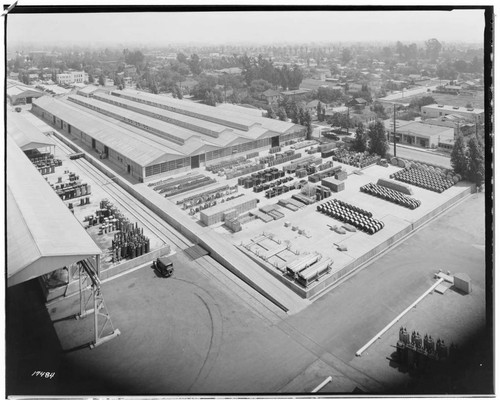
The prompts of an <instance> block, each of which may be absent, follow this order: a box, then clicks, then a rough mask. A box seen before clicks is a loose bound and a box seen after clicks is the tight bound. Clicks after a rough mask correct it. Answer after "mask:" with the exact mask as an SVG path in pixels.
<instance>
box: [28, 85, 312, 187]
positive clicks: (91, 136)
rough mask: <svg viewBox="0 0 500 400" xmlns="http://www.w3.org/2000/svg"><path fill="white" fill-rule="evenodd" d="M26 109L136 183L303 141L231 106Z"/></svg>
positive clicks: (126, 93) (87, 103)
mask: <svg viewBox="0 0 500 400" xmlns="http://www.w3.org/2000/svg"><path fill="white" fill-rule="evenodd" d="M32 110H33V112H34V113H35V114H36V115H38V116H40V117H41V118H42V119H44V120H46V121H49V122H50V123H51V124H52V125H53V126H55V127H56V128H57V129H59V130H62V131H63V132H65V133H68V134H69V135H71V136H73V137H76V138H77V139H80V140H81V141H82V142H83V143H84V144H85V145H87V146H88V147H90V148H92V149H94V150H95V151H96V152H98V153H101V157H104V158H108V159H109V160H110V161H111V162H112V163H113V164H114V165H115V166H116V167H117V168H118V169H119V170H121V171H125V172H126V173H128V174H130V175H131V176H133V177H134V178H135V179H137V180H139V181H141V182H143V181H146V180H149V179H154V178H158V177H160V176H164V175H170V174H173V173H179V172H184V171H187V170H190V169H195V168H199V167H200V165H201V164H203V163H204V164H205V165H206V164H207V163H210V162H212V161H214V162H215V161H216V160H217V161H218V160H220V159H224V158H230V157H233V156H235V155H237V154H238V155H239V154H245V153H248V152H255V151H259V150H265V149H268V148H270V147H276V146H279V145H280V144H283V143H284V142H287V141H290V140H293V139H296V138H302V137H304V136H305V129H304V127H303V126H301V125H296V124H292V123H288V122H283V121H279V120H273V119H269V118H264V117H262V116H258V115H256V114H255V113H249V112H248V111H247V110H244V111H241V110H240V108H239V107H237V106H233V107H230V108H227V107H211V106H207V105H203V104H198V103H193V102H190V101H187V100H178V99H173V98H170V97H166V96H161V95H153V94H149V93H142V92H137V91H133V90H118V91H113V92H111V94H107V93H102V92H100V91H96V92H94V93H92V97H85V96H81V95H69V96H67V97H65V98H62V99H53V98H48V99H47V100H42V101H39V102H36V103H34V104H33V109H32Z"/></svg>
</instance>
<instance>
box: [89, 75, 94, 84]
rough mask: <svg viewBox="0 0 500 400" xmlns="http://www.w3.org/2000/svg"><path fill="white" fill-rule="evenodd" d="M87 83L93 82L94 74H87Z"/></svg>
mask: <svg viewBox="0 0 500 400" xmlns="http://www.w3.org/2000/svg"><path fill="white" fill-rule="evenodd" d="M89 83H94V76H93V75H92V74H89Z"/></svg>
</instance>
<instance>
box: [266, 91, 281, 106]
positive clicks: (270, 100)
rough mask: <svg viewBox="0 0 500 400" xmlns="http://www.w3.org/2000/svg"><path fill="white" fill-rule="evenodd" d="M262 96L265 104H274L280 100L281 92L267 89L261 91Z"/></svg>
mask: <svg viewBox="0 0 500 400" xmlns="http://www.w3.org/2000/svg"><path fill="white" fill-rule="evenodd" d="M262 97H263V98H264V99H265V100H266V101H267V104H276V103H277V102H278V101H279V100H280V98H281V94H280V92H278V91H276V90H272V89H267V90H266V91H265V92H263V93H262Z"/></svg>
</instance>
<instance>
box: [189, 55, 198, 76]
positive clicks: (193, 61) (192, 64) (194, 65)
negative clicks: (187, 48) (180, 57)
mask: <svg viewBox="0 0 500 400" xmlns="http://www.w3.org/2000/svg"><path fill="white" fill-rule="evenodd" d="M189 68H190V69H191V72H192V73H193V75H199V74H201V65H200V57H198V55H197V54H191V58H190V59H189Z"/></svg>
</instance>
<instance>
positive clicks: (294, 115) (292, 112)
mask: <svg viewBox="0 0 500 400" xmlns="http://www.w3.org/2000/svg"><path fill="white" fill-rule="evenodd" d="M287 114H288V115H289V116H290V118H291V119H292V122H293V123H294V124H298V123H299V106H298V105H297V103H296V102H295V101H292V103H291V104H290V109H289V110H288V111H287Z"/></svg>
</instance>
